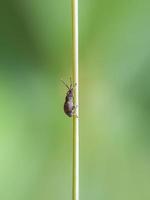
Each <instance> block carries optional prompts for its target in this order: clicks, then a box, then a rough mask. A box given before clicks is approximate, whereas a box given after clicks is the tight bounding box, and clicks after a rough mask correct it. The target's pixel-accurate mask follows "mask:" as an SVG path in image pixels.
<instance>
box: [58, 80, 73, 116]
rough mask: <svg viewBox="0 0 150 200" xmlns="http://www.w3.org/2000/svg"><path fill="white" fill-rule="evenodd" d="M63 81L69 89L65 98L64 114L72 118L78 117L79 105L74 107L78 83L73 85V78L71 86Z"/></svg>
mask: <svg viewBox="0 0 150 200" xmlns="http://www.w3.org/2000/svg"><path fill="white" fill-rule="evenodd" d="M61 81H62V83H63V84H64V85H65V86H66V87H67V89H68V91H67V93H66V97H65V103H64V113H65V114H66V115H67V116H68V117H72V116H73V115H74V116H76V117H77V115H76V108H77V105H74V87H75V86H76V83H75V84H72V81H71V78H70V86H68V85H67V84H66V83H65V82H64V81H63V80H61Z"/></svg>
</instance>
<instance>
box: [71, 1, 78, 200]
mask: <svg viewBox="0 0 150 200" xmlns="http://www.w3.org/2000/svg"><path fill="white" fill-rule="evenodd" d="M72 61H73V83H76V87H75V89H74V103H75V105H78V107H77V109H76V114H77V116H78V117H79V72H78V0H72ZM78 117H76V116H74V117H73V180H72V181H73V182H72V200H79V118H78Z"/></svg>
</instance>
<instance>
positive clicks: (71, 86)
mask: <svg viewBox="0 0 150 200" xmlns="http://www.w3.org/2000/svg"><path fill="white" fill-rule="evenodd" d="M71 88H73V85H72V79H71V77H70V89H71Z"/></svg>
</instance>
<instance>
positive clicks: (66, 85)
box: [61, 79, 70, 90]
mask: <svg viewBox="0 0 150 200" xmlns="http://www.w3.org/2000/svg"><path fill="white" fill-rule="evenodd" d="M61 82H62V83H63V84H64V85H65V86H66V87H67V88H68V90H69V89H70V88H69V86H68V85H67V84H66V83H65V81H63V80H62V79H61Z"/></svg>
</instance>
